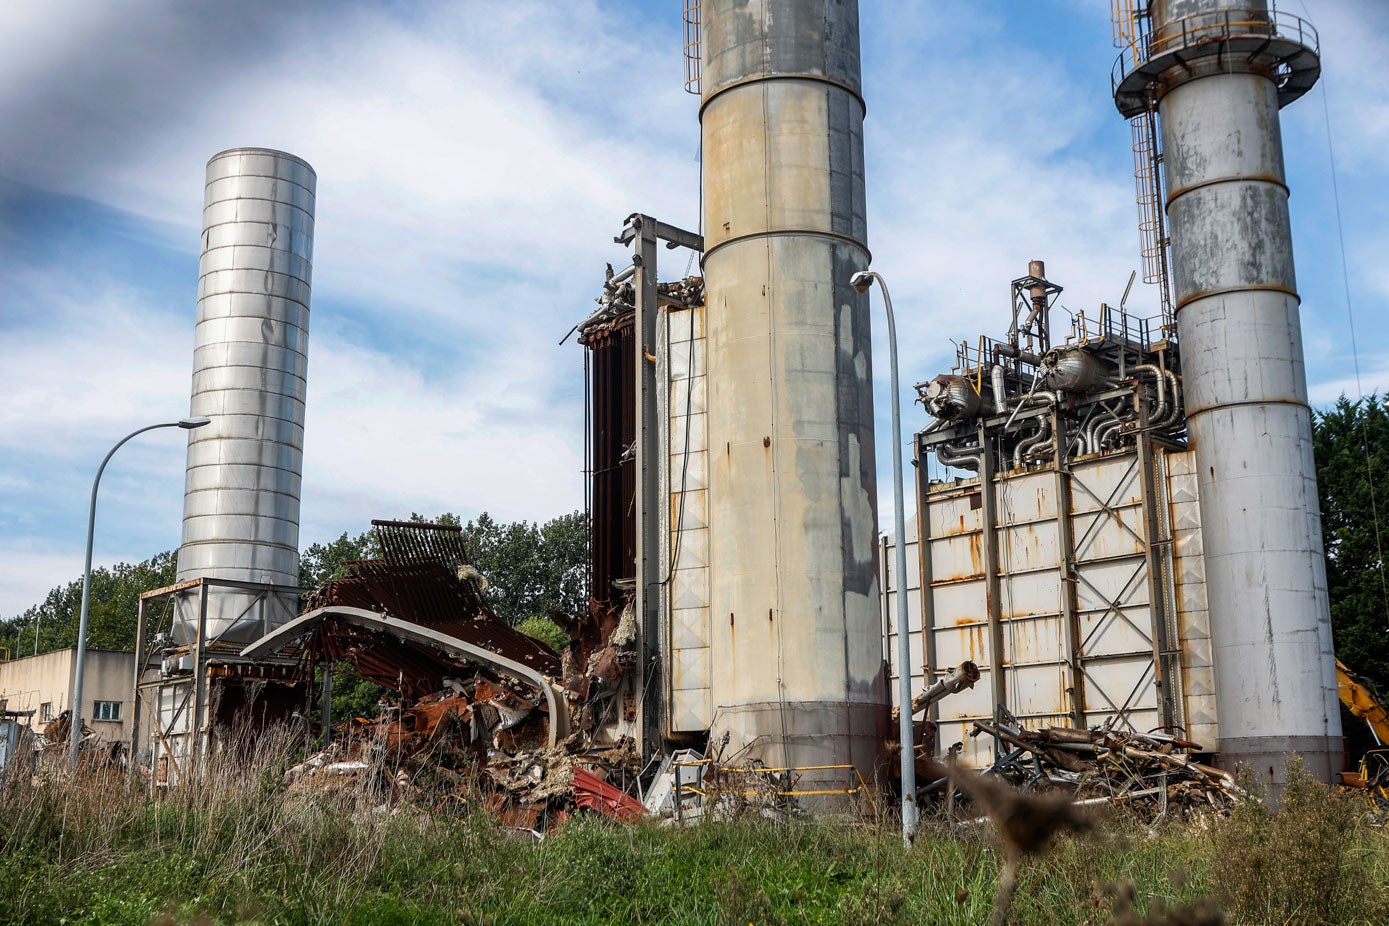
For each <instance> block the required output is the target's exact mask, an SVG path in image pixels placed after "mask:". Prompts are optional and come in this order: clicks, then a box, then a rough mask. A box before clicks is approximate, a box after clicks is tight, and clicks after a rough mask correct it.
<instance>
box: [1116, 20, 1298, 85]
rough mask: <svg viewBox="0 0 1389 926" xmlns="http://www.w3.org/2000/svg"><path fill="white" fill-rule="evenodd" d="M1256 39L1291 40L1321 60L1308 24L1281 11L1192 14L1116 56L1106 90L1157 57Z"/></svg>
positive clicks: (1167, 24) (1172, 22)
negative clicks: (1238, 39) (1241, 39)
mask: <svg viewBox="0 0 1389 926" xmlns="http://www.w3.org/2000/svg"><path fill="white" fill-rule="evenodd" d="M1217 17H1218V18H1217ZM1256 17H1257V18H1256ZM1260 36H1262V37H1265V38H1268V39H1284V40H1286V41H1293V40H1294V37H1295V38H1296V41H1297V43H1298V44H1299V45H1302V46H1303V47H1305V48H1310V49H1311V50H1312V52H1313V53H1314V54H1316V55H1317V56H1318V57H1320V56H1321V38H1320V36H1318V35H1317V30H1316V29H1315V28H1314V27H1313V26H1312V24H1311V23H1309V22H1307V21H1306V20H1305V19H1303V18H1302V17H1301V16H1295V15H1293V14H1292V13H1285V12H1283V11H1282V10H1258V9H1241V10H1224V11H1220V12H1214V11H1212V12H1208V13H1193V14H1191V15H1189V16H1183V17H1182V18H1181V19H1176V20H1173V21H1171V22H1168V23H1164V24H1163V25H1162V26H1161V27H1160V28H1158V29H1154V30H1153V31H1151V32H1147V33H1144V34H1143V35H1142V36H1140V37H1139V38H1138V39H1137V40H1136V41H1134V42H1133V43H1131V44H1130V45H1129V46H1128V47H1127V48H1125V49H1124V50H1123V51H1121V52H1119V57H1118V58H1116V59H1115V60H1114V66H1113V67H1112V68H1110V72H1109V83H1110V89H1111V90H1118V89H1119V84H1120V83H1121V82H1122V81H1123V79H1124V77H1125V76H1127V75H1128V74H1129V73H1130V72H1132V71H1134V70H1137V69H1138V68H1139V67H1141V66H1143V65H1144V64H1146V63H1148V62H1149V61H1151V60H1152V59H1153V58H1155V57H1157V56H1158V55H1165V54H1168V53H1170V52H1174V51H1185V50H1188V49H1191V48H1194V47H1197V46H1200V45H1207V44H1211V43H1213V42H1221V41H1225V40H1227V39H1231V38H1250V37H1254V38H1257V37H1260Z"/></svg>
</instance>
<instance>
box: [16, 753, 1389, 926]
mask: <svg viewBox="0 0 1389 926" xmlns="http://www.w3.org/2000/svg"><path fill="white" fill-rule="evenodd" d="M1314 797H1315V795H1314ZM1304 803H1305V802H1304ZM1312 803H1313V804H1315V801H1312ZM1299 812H1309V813H1312V814H1314V815H1316V816H1317V817H1318V818H1322V817H1326V808H1325V806H1322V805H1317V806H1313V807H1311V809H1310V810H1307V808H1303V811H1299ZM1338 819H1339V818H1338ZM1294 822H1295V821H1294ZM1261 825H1262V824H1260V823H1257V822H1254V820H1253V818H1248V817H1246V818H1241V819H1240V821H1239V827H1242V829H1240V828H1239V827H1236V828H1230V827H1226V826H1224V825H1215V826H1208V827H1204V828H1184V827H1177V826H1170V827H1167V828H1164V829H1162V830H1159V831H1157V832H1156V833H1150V832H1148V831H1146V830H1143V829H1141V828H1136V827H1126V826H1125V825H1123V824H1122V823H1119V822H1111V823H1110V824H1108V825H1106V826H1105V827H1103V828H1102V829H1101V832H1100V833H1099V834H1098V835H1092V836H1087V837H1085V838H1084V839H1080V838H1068V839H1064V840H1062V841H1061V842H1060V843H1059V844H1058V845H1057V846H1056V847H1055V848H1054V849H1053V850H1052V851H1051V852H1049V853H1047V854H1046V855H1044V856H1042V857H1040V858H1037V859H1034V860H1032V861H1031V862H1030V863H1029V864H1028V865H1026V866H1025V868H1024V870H1023V874H1022V878H1021V882H1020V887H1019V890H1018V894H1017V898H1016V901H1015V903H1014V906H1013V911H1012V913H1013V916H1012V922H1016V923H1048V924H1050V923H1107V922H1111V921H1113V913H1112V905H1113V896H1114V895H1113V892H1112V890H1111V889H1110V886H1112V885H1118V884H1127V885H1130V886H1131V887H1132V891H1133V894H1134V896H1135V898H1136V906H1137V908H1138V911H1139V912H1140V913H1146V912H1149V911H1152V910H1155V909H1157V908H1158V907H1160V906H1165V907H1168V908H1170V907H1173V906H1181V905H1189V904H1193V903H1195V902H1196V901H1197V900H1198V899H1200V898H1202V897H1204V896H1207V895H1217V896H1219V897H1221V898H1223V899H1222V900H1221V902H1222V903H1225V904H1226V905H1227V908H1229V906H1228V905H1229V903H1231V902H1237V900H1238V896H1239V893H1240V892H1239V891H1237V890H1223V891H1222V886H1221V884H1219V883H1216V877H1217V876H1216V872H1217V871H1218V870H1220V866H1221V864H1222V862H1221V859H1220V857H1219V856H1220V855H1221V854H1222V853H1223V854H1224V855H1226V856H1229V855H1230V854H1231V853H1232V852H1233V854H1234V855H1235V856H1238V859H1239V860H1240V864H1241V865H1243V866H1244V867H1245V868H1248V869H1249V870H1251V871H1257V872H1258V873H1259V874H1258V877H1261V878H1266V877H1267V875H1268V871H1269V866H1267V865H1262V864H1255V862H1253V861H1251V859H1253V858H1254V857H1255V856H1257V855H1258V853H1259V852H1260V851H1267V852H1268V853H1272V854H1271V855H1270V856H1269V857H1270V858H1278V857H1284V856H1286V857H1296V858H1299V859H1300V864H1303V865H1307V864H1315V862H1309V861H1307V859H1306V856H1305V853H1304V855H1302V856H1299V855H1297V851H1298V850H1297V847H1296V846H1294V847H1291V848H1290V847H1289V846H1287V845H1286V843H1287V842H1288V841H1289V840H1292V841H1293V842H1294V843H1296V842H1297V841H1298V838H1299V837H1298V836H1297V831H1298V828H1297V827H1296V826H1294V825H1291V824H1290V823H1289V822H1285V823H1284V824H1283V825H1280V826H1277V827H1275V829H1274V830H1273V831H1263V830H1259V827H1260V826H1261ZM1337 825H1339V822H1338V824H1337ZM1255 831H1257V832H1255ZM1290 834H1291V835H1290ZM1333 835H1335V834H1332V833H1330V831H1329V829H1328V828H1327V827H1321V828H1320V829H1318V830H1317V831H1316V833H1315V838H1316V839H1317V840H1320V841H1318V842H1315V843H1312V844H1309V847H1310V848H1311V849H1313V850H1315V851H1316V852H1318V853H1321V854H1325V853H1327V852H1331V854H1333V855H1335V856H1336V858H1335V864H1334V865H1333V866H1332V869H1330V870H1331V871H1332V874H1331V875H1328V876H1327V877H1345V878H1348V879H1352V881H1353V882H1354V883H1355V884H1356V890H1355V891H1352V892H1348V893H1347V892H1340V893H1337V894H1336V903H1337V906H1336V907H1335V916H1336V917H1337V919H1336V920H1335V921H1337V922H1356V921H1359V922H1367V923H1368V922H1377V921H1381V920H1379V917H1380V916H1382V915H1383V914H1384V912H1385V909H1386V908H1385V907H1384V906H1383V900H1384V884H1385V874H1386V871H1389V841H1386V839H1385V835H1384V831H1383V830H1379V829H1375V828H1372V827H1368V826H1364V825H1361V824H1358V823H1355V822H1353V821H1352V822H1351V824H1350V826H1349V828H1348V829H1347V830H1345V831H1344V832H1341V833H1339V834H1338V835H1335V838H1336V839H1339V840H1340V841H1339V842H1337V843H1335V844H1334V845H1333V844H1332V843H1329V842H1328V841H1327V840H1328V839H1332V837H1333ZM1270 836H1273V837H1275V838H1276V839H1278V840H1280V841H1282V842H1283V843H1285V844H1284V845H1279V846H1275V847H1270V846H1269V845H1268V844H1269V842H1270ZM1232 839H1233V840H1236V841H1237V844H1238V845H1239V846H1242V847H1244V848H1243V850H1242V851H1241V852H1234V851H1233V849H1232V845H1233V844H1232V843H1231V840H1232ZM1333 842H1334V840H1333ZM1303 848H1304V850H1305V849H1307V848H1308V846H1305V847H1303ZM1341 850H1344V851H1341ZM1338 853H1339V854H1338ZM1224 864H1225V868H1226V869H1229V864H1228V861H1227V862H1226V863H1224ZM998 867H999V852H998V849H997V847H996V846H995V844H994V843H993V840H992V837H991V835H990V831H989V830H988V828H987V827H982V828H978V829H976V830H973V831H966V832H959V831H956V830H951V829H949V828H946V827H944V826H942V825H939V824H933V825H930V826H928V827H927V828H926V830H925V831H924V832H923V834H922V838H921V840H920V842H919V843H918V845H917V846H916V847H915V848H914V849H912V850H911V851H906V850H904V849H903V847H902V846H901V842H900V838H899V837H898V835H897V833H896V831H895V830H894V828H893V825H892V824H891V822H890V821H884V822H883V823H882V824H881V825H867V824H865V825H859V826H852V827H846V826H842V825H830V824H822V823H809V822H804V823H778V822H773V821H768V820H764V819H758V818H751V819H746V820H740V821H735V822H724V823H714V822H711V823H704V824H699V825H694V826H690V827H687V828H683V829H676V828H669V827H660V826H656V825H639V826H631V827H627V826H620V825H617V824H613V823H611V822H609V821H606V820H603V819H582V820H575V821H573V822H571V823H570V824H568V825H566V826H565V827H564V828H563V829H561V830H560V831H559V832H558V833H556V834H555V835H553V836H552V837H551V838H549V839H546V840H545V841H543V842H536V841H534V840H530V839H522V838H517V837H514V836H510V835H507V834H505V833H503V832H501V831H499V830H498V829H497V828H496V826H495V825H493V823H492V822H491V821H490V820H489V819H485V818H482V817H480V816H471V815H466V814H464V815H457V814H444V813H431V812H427V811H424V810H422V809H419V808H412V807H401V808H396V809H395V811H394V812H384V813H378V812H373V811H371V810H366V811H351V810H347V809H344V808H343V807H341V806H339V805H338V804H336V803H334V802H333V801H331V800H328V799H326V798H324V797H322V796H321V795H317V794H312V793H295V792H286V791H285V790H284V789H283V788H282V787H281V786H280V785H279V776H278V771H271V772H265V773H257V772H247V773H224V774H221V775H214V776H213V780H211V781H208V782H206V783H204V784H203V785H202V786H201V787H200V788H198V789H197V790H196V791H193V790H190V791H186V792H179V793H175V794H173V795H170V796H168V797H166V798H164V799H161V800H153V799H151V798H149V797H147V796H146V795H145V793H144V792H143V791H139V792H137V791H133V790H130V789H129V788H127V786H126V784H125V782H124V781H123V780H122V779H120V778H112V779H87V780H85V781H82V782H79V783H77V784H73V783H72V782H70V781H68V780H67V779H65V778H63V777H61V776H52V777H48V776H41V777H40V778H38V779H36V780H34V781H30V780H27V779H24V780H18V779H16V778H15V776H11V780H10V781H9V782H7V783H6V785H5V786H4V789H3V791H2V792H0V871H3V873H4V875H3V877H0V922H3V923H15V924H22V923H34V924H40V923H42V924H49V923H61V922H69V923H103V924H105V923H109V924H141V926H143V924H148V923H155V922H157V923H266V924H271V923H275V924H317V923H324V924H327V923H333V924H337V923H349V924H363V926H365V924H393V923H459V922H464V923H527V924H543V923H611V922H619V923H709V924H738V926H742V924H747V923H758V924H762V923H894V922H900V923H980V922H985V921H986V920H987V919H988V916H989V911H990V907H991V904H992V902H993V891H994V879H995V877H996V875H997V872H998ZM1241 871H1243V869H1235V870H1233V871H1231V870H1225V871H1224V874H1222V875H1221V877H1224V878H1226V879H1229V878H1236V879H1238V878H1241V877H1245V875H1243V874H1241ZM1366 878H1368V879H1370V883H1368V884H1367V883H1366V881H1365V880H1364V879H1366ZM1262 884H1265V882H1258V883H1257V884H1256V885H1255V886H1258V885H1262ZM1246 886H1247V885H1246ZM1226 887H1227V888H1228V887H1230V885H1226ZM1230 898H1234V900H1233V901H1232V900H1230ZM1230 909H1234V908H1230ZM1240 909H1243V908H1239V909H1235V912H1234V914H1233V916H1232V921H1235V922H1240V921H1243V922H1260V921H1264V920H1262V919H1261V918H1260V917H1261V915H1260V914H1258V913H1257V912H1255V913H1254V914H1252V915H1247V914H1242V913H1240ZM1279 911H1280V914H1279V915H1280V917H1281V918H1279V919H1277V920H1269V921H1276V922H1324V921H1330V920H1325V919H1318V918H1317V916H1318V915H1320V914H1318V913H1317V911H1316V910H1308V909H1296V908H1294V909H1293V910H1292V911H1291V913H1288V911H1287V910H1286V908H1284V907H1280V908H1279ZM1119 921H1121V922H1140V920H1135V919H1132V918H1129V919H1121V920H1119ZM1154 921H1156V920H1154Z"/></svg>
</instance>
